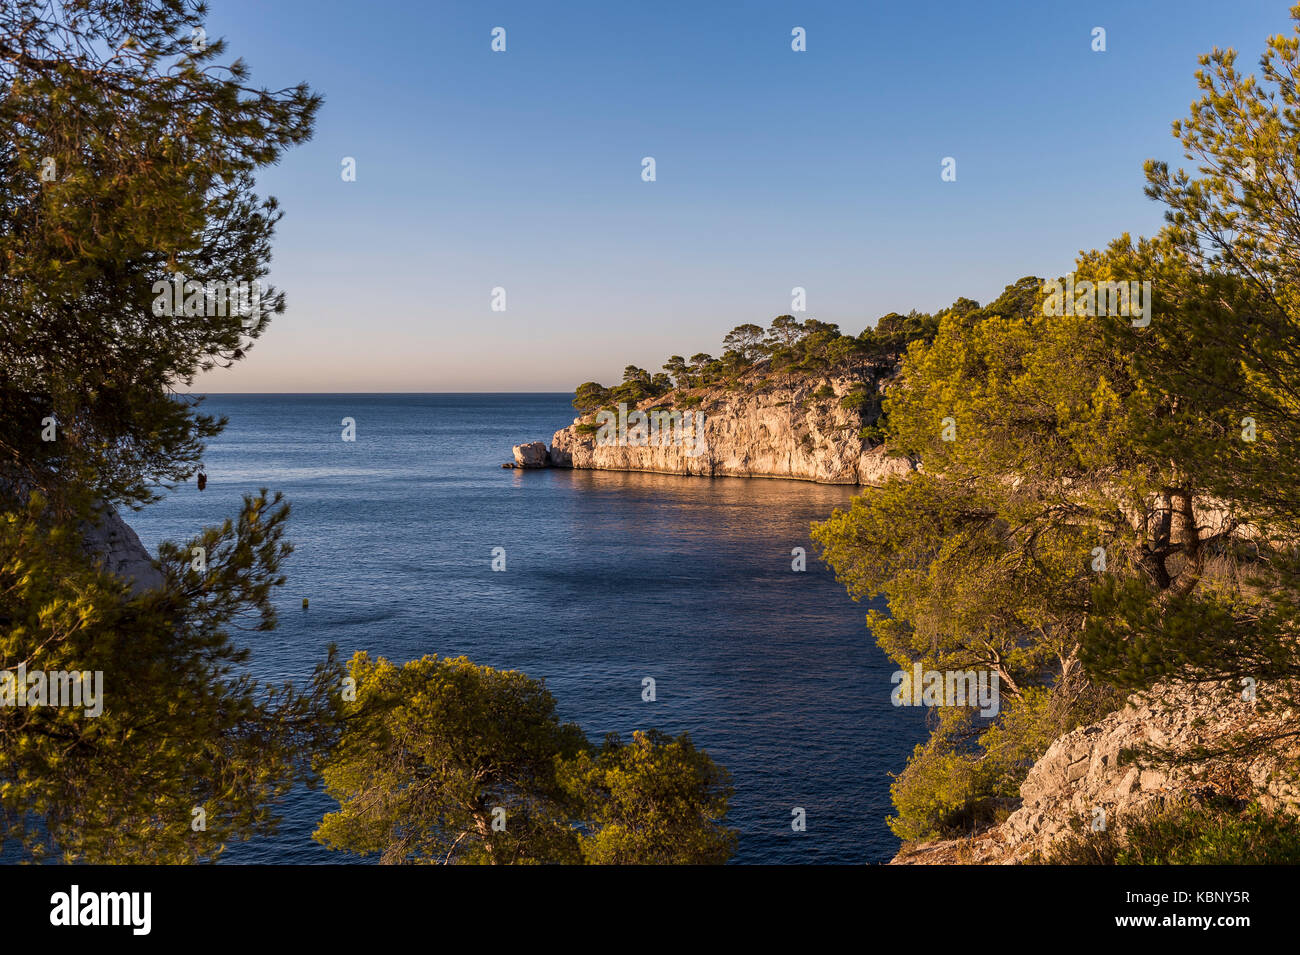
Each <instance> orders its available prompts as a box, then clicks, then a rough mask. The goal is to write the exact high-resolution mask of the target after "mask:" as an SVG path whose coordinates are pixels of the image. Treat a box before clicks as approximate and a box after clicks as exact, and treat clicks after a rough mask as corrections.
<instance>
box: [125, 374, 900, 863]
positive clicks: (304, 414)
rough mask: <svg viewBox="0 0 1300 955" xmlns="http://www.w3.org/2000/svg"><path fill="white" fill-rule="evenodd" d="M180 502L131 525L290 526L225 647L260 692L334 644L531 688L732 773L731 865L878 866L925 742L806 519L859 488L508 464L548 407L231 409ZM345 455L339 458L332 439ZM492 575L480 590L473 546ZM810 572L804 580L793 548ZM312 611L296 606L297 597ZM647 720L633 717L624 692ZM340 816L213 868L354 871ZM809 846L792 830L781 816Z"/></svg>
mask: <svg viewBox="0 0 1300 955" xmlns="http://www.w3.org/2000/svg"><path fill="white" fill-rule="evenodd" d="M204 409H205V410H206V411H208V412H211V413H218V414H224V415H227V416H228V417H229V425H228V427H227V430H226V431H225V433H224V434H222V435H221V436H220V437H219V438H217V439H216V440H215V441H214V442H213V443H212V444H211V446H210V447H209V449H208V452H207V456H206V459H205V462H206V468H207V473H208V476H209V482H208V486H207V490H206V491H204V492H202V493H200V492H199V491H198V490H197V489H196V487H195V486H194V485H193V484H192V483H191V484H189V485H187V486H184V487H181V488H178V489H177V490H176V491H175V492H173V493H172V494H170V495H169V496H168V497H167V498H166V499H165V500H164V501H162V502H160V503H158V504H155V505H151V506H150V507H148V508H146V509H144V510H143V511H141V512H139V513H136V514H134V515H127V516H128V519H129V520H130V521H131V523H132V524H133V526H134V527H135V528H136V530H137V531H138V532H139V534H140V537H141V539H142V540H143V541H144V543H145V545H146V546H147V547H149V548H150V550H154V549H155V548H156V546H157V544H158V542H159V541H161V540H163V539H172V540H177V541H185V540H188V539H189V538H190V537H192V536H194V535H195V534H197V533H198V532H199V531H200V530H201V528H203V527H204V526H206V525H212V524H218V523H220V522H221V521H222V520H223V519H225V518H226V517H230V516H234V515H235V514H236V513H237V512H238V508H239V502H240V498H241V495H243V494H249V493H254V492H255V491H256V490H257V489H258V488H259V487H263V486H265V487H268V488H270V489H271V490H279V491H283V492H284V493H285V495H286V497H287V498H288V499H289V500H290V501H291V503H292V506H293V516H292V517H291V519H290V522H289V534H288V536H289V538H290V539H291V540H292V541H293V543H294V546H295V548H296V550H295V553H294V554H293V555H292V557H290V558H289V560H288V561H287V562H286V565H285V568H284V571H285V573H286V575H287V577H288V583H287V584H286V586H285V587H284V588H283V589H282V590H281V592H280V593H279V596H278V598H277V606H278V608H279V611H280V626H279V628H278V630H276V631H275V632H272V633H261V634H259V633H254V634H249V635H245V634H240V635H239V639H241V640H244V639H246V640H248V641H250V643H251V646H252V647H253V659H252V668H253V671H254V672H255V673H256V674H257V675H258V676H259V677H262V678H265V679H268V680H282V679H285V678H302V677H304V676H305V675H306V674H308V673H309V672H310V670H311V667H312V666H313V665H314V664H315V663H316V662H317V661H319V660H320V659H321V658H322V656H323V654H324V652H325V647H326V645H327V644H329V643H330V642H333V643H337V644H338V646H339V648H340V651H341V652H342V653H343V654H344V655H345V657H346V656H350V655H351V654H352V653H353V652H354V651H356V650H366V651H368V652H370V653H371V654H372V655H382V656H386V657H388V658H389V659H391V660H394V661H395V662H400V661H404V660H408V659H412V658H415V657H419V656H422V655H424V654H432V653H436V654H440V655H448V656H458V655H461V654H463V655H465V656H468V657H469V658H470V659H472V660H474V661H475V662H477V663H482V664H489V665H491V666H494V667H498V668H509V669H517V670H522V671H524V672H526V673H527V674H529V675H530V676H532V677H538V678H543V679H545V681H546V684H547V687H548V688H549V689H550V691H551V692H552V693H553V694H554V696H555V697H556V700H557V701H558V705H559V710H560V714H561V716H562V717H563V718H565V719H569V720H573V721H575V722H577V723H578V724H579V725H580V726H581V727H582V728H583V730H584V731H585V732H586V733H587V734H588V736H589V737H591V738H592V739H593V740H599V739H600V738H602V737H603V736H604V735H605V734H606V733H609V732H619V733H622V734H624V735H625V736H626V735H628V734H630V733H631V731H632V730H634V729H639V728H647V727H650V726H654V727H657V728H659V729H661V730H664V731H665V732H669V733H673V734H677V733H680V732H682V731H689V732H690V733H691V736H692V737H693V739H694V740H695V742H696V744H697V745H699V746H701V747H703V748H704V749H706V750H708V751H709V753H710V754H711V755H712V756H713V757H714V758H715V759H716V760H717V761H719V762H720V763H722V764H723V765H725V766H726V767H727V768H728V769H730V770H731V772H732V774H733V784H734V786H735V790H736V795H735V797H734V799H733V801H732V807H733V808H732V812H731V815H730V816H729V822H730V824H731V825H733V826H735V827H736V828H737V829H739V831H740V840H739V847H738V851H737V854H736V857H735V861H736V862H741V863H861V862H880V861H884V860H886V859H888V858H889V857H890V856H891V855H892V854H893V852H894V851H895V849H896V847H897V840H896V839H895V838H894V837H893V835H892V834H891V833H890V832H889V830H888V828H887V827H886V825H885V821H884V820H885V816H886V815H888V814H889V811H890V807H889V776H888V774H889V773H890V772H897V771H899V770H900V769H901V768H902V766H903V764H904V762H905V761H906V758H907V756H908V754H909V753H910V752H911V750H912V747H913V746H914V745H915V744H916V743H917V742H919V741H920V739H921V738H922V736H923V725H922V719H921V717H920V715H919V714H918V711H916V710H907V709H896V708H894V707H893V706H892V705H891V704H890V690H891V689H892V685H891V683H890V675H891V674H892V673H893V671H894V667H893V665H892V664H891V663H890V662H889V661H888V660H887V659H886V658H885V656H884V654H883V653H881V651H880V650H879V649H877V648H876V646H875V644H874V642H873V640H872V638H871V635H870V634H869V633H868V631H867V629H866V626H865V623H864V614H865V612H866V610H867V609H868V608H867V607H866V606H865V605H862V604H855V603H854V602H853V601H851V600H850V599H849V598H848V596H847V595H846V594H845V592H844V590H843V588H842V587H841V586H840V585H839V584H837V583H836V582H835V580H834V578H833V576H832V575H831V573H830V572H829V570H827V569H826V568H825V567H824V566H823V565H822V564H821V563H820V562H819V561H817V559H816V557H815V553H816V552H815V550H814V548H813V546H812V543H811V541H810V539H809V536H808V525H809V522H810V521H813V520H819V519H822V518H824V517H826V516H827V515H828V514H830V513H831V511H832V510H833V509H834V508H836V507H842V506H845V505H846V504H847V503H848V502H849V500H850V499H851V497H852V496H853V494H854V492H855V489H854V488H846V487H832V486H823V485H815V484H808V483H804V482H796V481H774V480H746V479H738V478H718V479H705V478H697V477H678V476H672V475H655V474H635V473H617V472H599V471H569V470H545V471H515V470H503V469H502V468H501V466H500V465H501V463H502V462H503V461H506V460H508V459H509V457H510V447H511V445H512V444H517V443H520V442H523V441H530V440H538V439H542V440H546V441H547V443H548V444H549V439H550V435H551V434H552V432H554V431H555V429H556V428H558V427H560V426H563V425H565V424H567V423H568V422H569V421H571V420H572V418H573V411H572V408H571V407H570V405H569V396H568V395H559V394H502V395H225V396H213V397H210V398H209V399H208V400H207V402H206V403H205V405H204ZM345 417H350V418H353V419H355V422H356V440H355V442H347V441H343V440H342V439H341V434H342V431H343V426H342V424H341V422H342V419H343V418H345ZM496 547H502V548H505V554H506V570H505V571H504V572H497V571H493V570H492V552H493V548H496ZM795 547H803V548H805V549H806V550H807V552H808V555H809V556H808V566H807V571H806V572H804V573H796V572H793V571H792V569H791V560H792V558H791V550H792V548H795ZM304 597H306V598H309V599H310V609H308V610H306V611H304V610H302V609H301V605H302V600H303V598H304ZM647 676H648V677H653V678H654V680H655V682H656V691H657V699H656V701H655V702H651V703H647V702H642V699H641V688H642V679H643V678H644V677H647ZM334 806H335V804H334V803H333V801H332V800H330V799H329V798H328V797H327V796H325V795H324V794H323V793H320V792H309V791H303V792H295V793H294V794H293V795H292V796H291V797H290V798H289V799H288V800H287V801H286V803H285V805H284V806H283V807H282V812H283V815H284V817H285V822H284V825H283V826H282V828H281V831H280V832H279V833H278V834H277V835H276V836H275V837H274V838H269V839H262V840H257V841H254V842H250V843H244V844H237V845H234V846H232V847H230V849H229V850H228V851H227V853H226V855H225V856H224V857H223V859H224V860H225V861H230V862H292V863H332V862H348V861H352V860H351V859H350V858H349V857H346V856H343V855H341V854H339V853H334V852H330V851H329V850H327V849H325V848H323V847H321V846H319V845H317V844H316V843H314V842H312V840H311V832H312V830H313V829H314V828H315V826H316V824H317V823H318V821H319V819H320V817H321V815H322V814H323V813H325V812H327V811H329V810H330V809H332V808H334ZM795 807H801V808H803V809H805V810H806V811H807V831H806V832H801V833H796V832H793V831H791V826H790V821H791V810H792V809H793V808H795Z"/></svg>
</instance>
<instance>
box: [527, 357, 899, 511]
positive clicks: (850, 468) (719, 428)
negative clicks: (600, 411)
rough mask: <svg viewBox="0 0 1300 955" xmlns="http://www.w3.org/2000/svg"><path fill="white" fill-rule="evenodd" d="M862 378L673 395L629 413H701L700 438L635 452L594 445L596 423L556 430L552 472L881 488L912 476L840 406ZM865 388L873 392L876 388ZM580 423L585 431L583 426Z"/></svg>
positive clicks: (631, 446)
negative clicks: (760, 479)
mask: <svg viewBox="0 0 1300 955" xmlns="http://www.w3.org/2000/svg"><path fill="white" fill-rule="evenodd" d="M859 381H860V379H856V378H852V377H808V376H798V375H775V376H772V377H770V378H766V379H763V380H762V381H761V382H754V381H752V380H751V381H744V382H742V383H741V385H740V386H739V387H736V388H734V389H727V388H721V387H713V388H705V389H696V390H693V391H691V392H689V393H686V394H683V393H680V392H673V393H670V394H668V395H665V396H664V397H662V398H657V399H654V400H650V401H645V402H643V403H641V404H640V405H638V406H637V408H636V409H629V411H632V410H646V409H649V408H651V407H670V408H671V410H673V411H678V412H686V411H690V412H691V415H692V419H694V416H695V415H697V414H700V413H702V414H703V425H702V430H703V440H702V441H701V442H699V447H698V448H697V447H696V446H695V442H694V441H693V440H692V441H689V442H684V443H682V442H679V443H673V442H670V441H665V442H663V443H660V444H658V445H653V444H648V445H643V446H639V445H637V444H635V443H633V442H622V441H613V442H600V441H598V440H597V434H596V433H595V431H594V430H593V428H594V420H595V419H594V416H590V415H589V416H586V417H582V418H577V419H575V420H574V422H573V424H571V425H569V426H568V427H567V428H563V429H561V430H559V431H557V432H556V433H555V436H554V438H553V439H552V442H551V449H550V463H551V465H552V466H554V467H570V468H584V469H596V470H606V471H655V472H660V473H667V474H694V475H703V476H708V477H724V476H726V477H767V478H789V479H794V480H800V481H814V482H817V483H821V484H865V485H879V484H881V483H883V482H884V481H885V480H886V479H887V478H888V477H889V476H890V475H891V474H906V473H908V472H909V471H910V470H912V466H911V464H910V463H909V462H908V461H907V460H906V459H904V458H897V457H892V456H890V455H889V454H887V453H886V450H885V449H884V448H883V447H880V446H878V445H877V446H872V445H871V444H870V443H869V442H868V441H866V440H864V439H863V437H862V436H861V434H860V432H861V431H862V429H863V427H864V426H865V425H868V424H871V423H872V422H873V420H874V417H875V415H874V414H869V415H864V414H862V413H861V412H859V411H857V410H854V409H850V408H845V407H844V406H843V405H842V403H841V402H842V399H843V398H844V397H845V396H846V395H847V394H848V393H849V391H850V390H851V389H852V388H853V387H854V385H857V384H859ZM870 387H871V388H873V389H875V388H878V387H879V384H878V383H876V382H872V383H870ZM584 426H585V427H584Z"/></svg>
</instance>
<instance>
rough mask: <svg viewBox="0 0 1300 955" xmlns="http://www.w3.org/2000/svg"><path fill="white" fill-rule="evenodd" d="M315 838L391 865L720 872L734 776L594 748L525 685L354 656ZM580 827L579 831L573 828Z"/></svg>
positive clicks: (698, 761) (678, 747) (467, 670)
mask: <svg viewBox="0 0 1300 955" xmlns="http://www.w3.org/2000/svg"><path fill="white" fill-rule="evenodd" d="M350 675H351V677H352V679H353V680H355V684H356V698H355V701H353V702H350V703H348V704H345V715H346V729H345V731H344V733H343V738H342V740H341V741H340V743H339V745H338V746H337V747H336V748H335V749H334V750H333V751H332V752H331V753H329V754H328V755H327V756H324V757H322V759H321V762H320V768H321V773H322V776H323V778H324V780H325V785H326V788H327V790H328V791H329V793H330V795H332V796H333V797H334V798H335V799H337V800H338V801H339V809H338V811H336V812H331V813H328V814H327V815H326V816H325V817H324V819H322V820H321V824H320V827H319V828H318V829H317V831H316V833H315V838H316V839H317V841H319V842H321V843H323V844H324V845H326V846H329V847H330V848H332V849H340V850H344V851H348V852H355V853H358V854H360V855H369V854H372V853H378V854H379V855H380V859H381V861H382V862H385V863H441V864H453V863H492V864H518V863H539V862H541V863H546V862H549V863H574V862H589V863H607V862H624V861H632V862H640V863H653V862H667V861H672V862H721V861H725V859H726V858H727V857H728V856H729V855H730V852H731V848H732V845H733V842H732V841H730V840H731V839H732V837H731V835H730V834H729V832H728V831H727V830H724V829H722V828H721V820H722V818H723V817H724V816H725V814H726V808H727V800H728V798H729V796H730V792H731V791H730V789H729V787H728V785H727V778H728V777H727V774H726V771H725V770H723V769H721V768H720V767H717V766H715V765H714V763H713V762H712V760H710V759H709V757H708V755H707V754H705V753H703V752H701V751H699V750H697V749H695V747H694V746H693V745H692V744H691V741H690V738H689V737H687V736H685V735H683V736H681V737H679V738H677V739H675V740H674V739H672V738H670V737H667V736H664V735H663V734H660V733H657V732H655V731H653V730H652V731H650V732H648V733H644V734H643V733H638V734H636V735H635V736H634V738H633V742H632V743H631V744H630V745H627V746H624V745H623V744H621V743H620V742H619V740H618V739H617V738H616V737H610V738H608V739H607V740H606V743H605V746H604V747H603V748H602V749H601V750H599V751H598V752H593V750H592V747H591V745H590V744H589V743H588V742H587V740H586V738H585V737H584V736H583V735H582V733H581V731H580V730H579V729H578V727H577V726H576V725H574V724H573V723H563V722H561V721H560V720H559V718H558V717H557V716H556V713H555V700H554V699H553V698H552V696H551V694H550V693H549V692H547V690H546V688H545V687H544V686H543V685H542V684H541V683H540V682H538V681H535V680H531V679H529V678H528V677H527V676H525V675H524V674H522V673H518V672H514V671H500V670H494V669H492V668H490V667H483V666H477V665H475V664H473V663H471V662H470V661H469V660H466V659H465V658H463V657H460V658H457V659H454V660H439V659H438V658H437V657H424V658H423V659H420V660H412V661H410V662H408V663H406V664H404V665H402V666H400V667H398V666H394V665H393V664H391V663H389V662H388V661H387V660H384V659H383V658H379V659H378V660H373V661H372V660H371V659H370V657H369V656H367V655H366V654H364V653H358V654H357V655H356V656H355V657H353V659H352V661H351V665H350ZM578 827H580V828H578Z"/></svg>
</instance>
